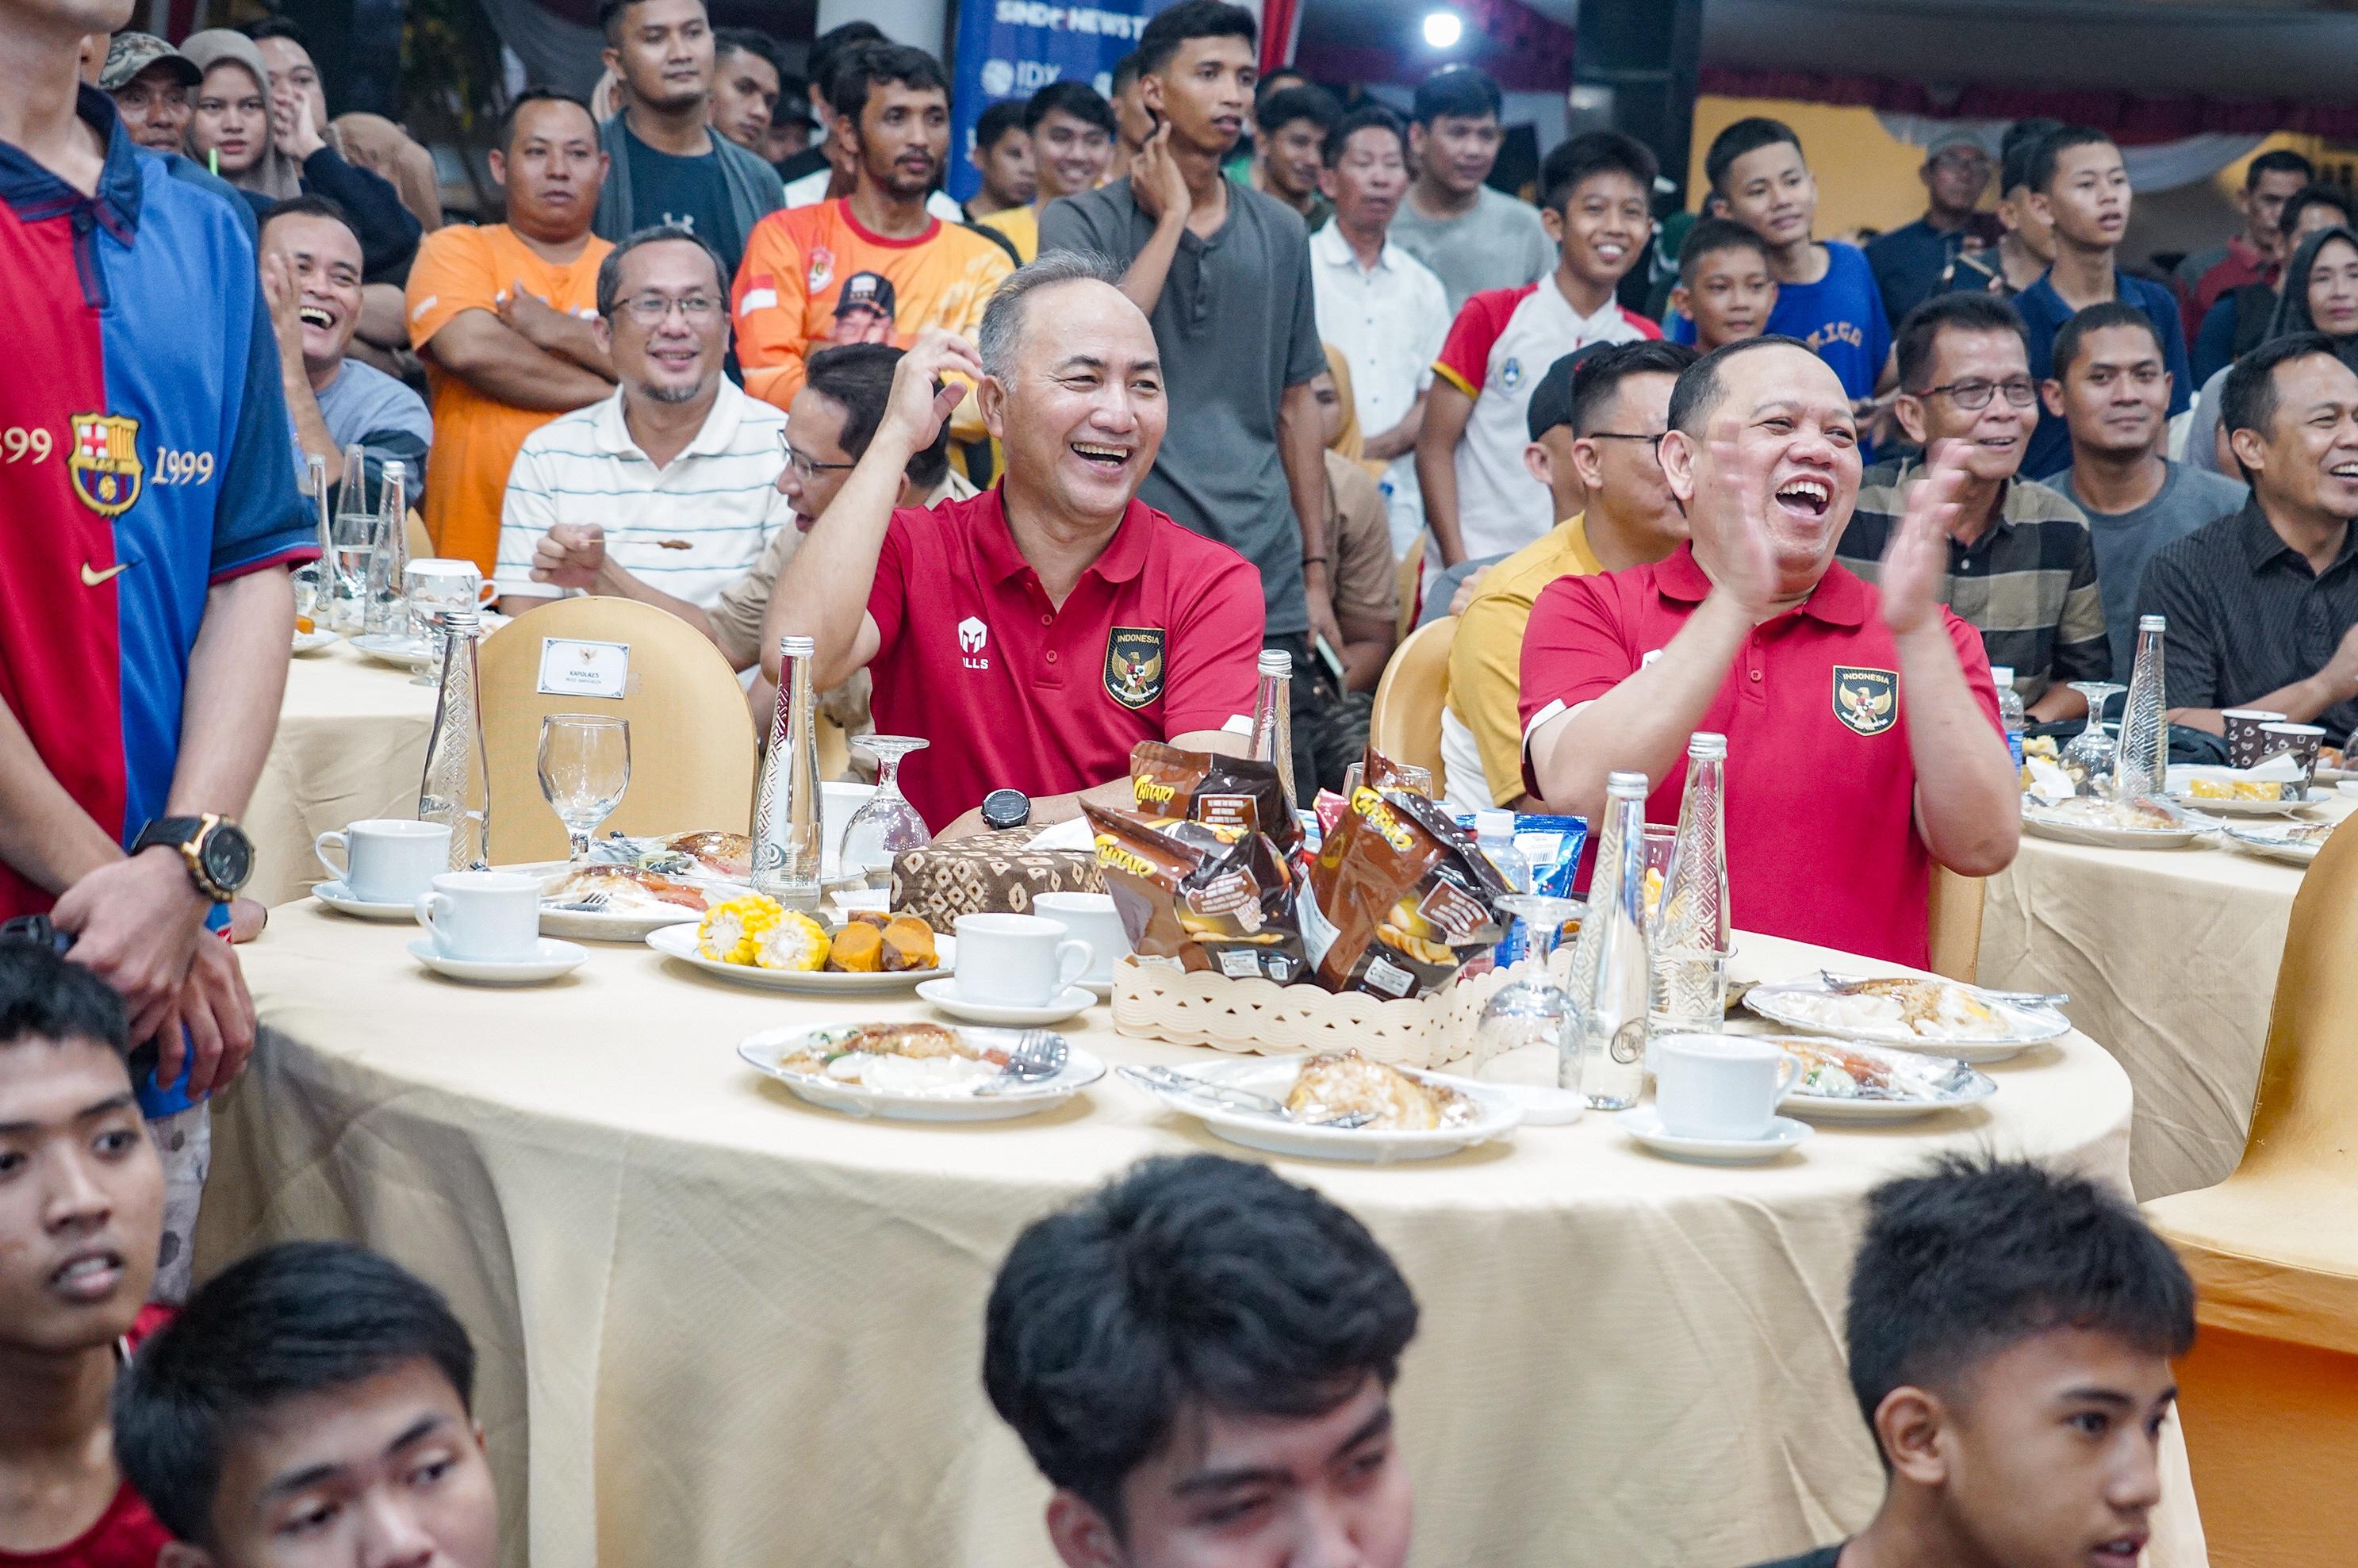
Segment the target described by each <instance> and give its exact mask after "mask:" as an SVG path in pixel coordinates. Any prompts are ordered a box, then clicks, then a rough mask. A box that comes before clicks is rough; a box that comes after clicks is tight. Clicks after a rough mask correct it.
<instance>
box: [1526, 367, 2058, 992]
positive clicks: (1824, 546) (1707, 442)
mask: <svg viewBox="0 0 2358 1568" xmlns="http://www.w3.org/2000/svg"><path fill="white" fill-rule="evenodd" d="M1706 432H1708V434H1707V435H1706ZM1661 457H1662V472H1663V474H1664V475H1665V476H1666V477H1667V479H1668V480H1669V481H1670V486H1671V493H1672V494H1674V495H1675V496H1676V497H1677V498H1678V500H1679V503H1680V505H1681V506H1682V508H1683V509H1684V510H1685V511H1686V512H1687V514H1688V516H1689V520H1690V522H1691V524H1692V525H1693V539H1692V542H1691V543H1690V544H1689V545H1687V546H1682V547H1681V548H1680V549H1679V550H1678V551H1677V552H1676V553H1674V554H1672V555H1671V557H1669V558H1668V559H1666V560H1663V561H1660V562H1659V563H1656V564H1654V565H1651V566H1643V567H1638V568H1632V569H1630V570H1628V571H1621V572H1611V573H1608V574H1606V575H1605V576H1603V577H1587V578H1565V579H1562V580H1560V581H1558V582H1556V583H1555V584H1553V585H1552V587H1550V588H1549V589H1547V591H1546V592H1545V593H1543V594H1541V596H1540V600H1539V603H1538V604H1537V606H1536V607H1534V609H1533V610H1532V611H1531V630H1530V632H1529V633H1528V634H1527V635H1526V637H1525V639H1524V643H1523V667H1522V679H1523V689H1522V713H1523V734H1524V745H1525V751H1524V757H1525V767H1526V771H1527V773H1528V775H1529V777H1528V779H1527V781H1526V782H1527V783H1529V784H1531V786H1532V788H1533V791H1534V793H1536V794H1538V795H1541V796H1543V797H1544V798H1545V799H1546V800H1547V802H1548V803H1549V806H1550V808H1551V809H1558V810H1566V811H1579V812H1585V813H1589V814H1592V815H1593V814H1594V813H1595V812H1596V811H1597V810H1598V809H1599V808H1600V807H1601V806H1603V804H1604V801H1605V775H1606V773H1610V772H1613V771H1615V770H1617V769H1628V770H1635V771H1638V772H1641V773H1644V774H1645V775H1646V776H1647V778H1649V779H1650V780H1652V781H1654V783H1655V788H1654V792H1653V795H1652V796H1651V798H1650V799H1649V800H1648V801H1647V803H1646V816H1647V820H1649V821H1650V822H1662V823H1670V822H1675V821H1677V819H1678V811H1679V798H1680V794H1681V792H1682V789H1683V788H1684V786H1685V783H1686V760H1685V753H1686V744H1687V737H1688V736H1689V735H1690V734H1691V733H1693V731H1695V730H1716V731H1719V732H1721V733H1724V734H1725V735H1726V736H1727V862H1728V887H1729V893H1730V896H1731V897H1732V898H1733V900H1734V903H1735V914H1736V922H1737V923H1738V924H1739V925H1743V926H1744V927H1745V928H1747V930H1753V931H1761V932H1766V933H1768V935H1775V936H1785V937H1790V938H1793V939H1795V940H1797V941H1803V942H1814V943H1819V944H1822V945H1823V946H1830V947H1836V948H1840V949H1842V950H1843V951H1845V952H1851V953H1859V954H1865V955H1867V956H1869V957H1877V958H1883V959H1887V960H1890V961H1893V962H1896V963H1901V964H1908V965H1912V966H1915V967H1918V968H1921V967H1922V966H1923V965H1924V964H1925V962H1926V960H1927V957H1928V952H1927V943H1926V932H1925V919H1926V897H1927V890H1928V885H1929V881H1930V876H1931V862H1932V861H1934V860H1938V861H1939V862H1940V863H1941V864H1942V865H1944V866H1947V867H1948V868H1949V869H1951V870H1952V871H1958V872H1961V873H1963V874H1964V875H1967V876H1987V875H1990V874H1991V873H1993V872H1996V871H2002V870H2004V869H2005V867H2006V865H2007V864H2008V863H2009V862H2010V861H2012V860H2013V859H2014V851H2015V846H2016V844H2017V840H2018V839H2019V838H2020V835H2021V830H2022V828H2021V817H2020V804H2019V800H2020V797H2019V794H2018V791H2017V785H2016V783H2015V775H2014V766H2013V763H2012V762H2011V760H2010V759H2009V758H2008V756H2007V754H2006V746H2005V744H2004V741H2003V731H2002V730H2000V729H1999V727H1998V714H1997V696H1996V689H1995V688H1994V687H1992V686H1991V684H1990V673H1989V662H1988V660H1987V658H1986V657H1985V654H1983V652H1982V643H1981V637H1980V634H1979V633H1976V632H1975V631H1974V629H1973V628H1972V627H1971V626H1969V625H1967V624H1966V623H1965V622H1963V621H1960V620H1959V619H1957V617H1956V616H1954V615H1953V614H1951V613H1950V612H1949V611H1948V610H1947V609H1945V608H1944V607H1943V606H1942V603H1941V600H1940V593H1941V586H1942V573H1943V571H1944V570H1945V569H1946V565H1947V560H1948V544H1947V538H1948V527H1949V524H1950V523H1951V521H1952V519H1953V516H1954V514H1955V512H1956V509H1957V508H1956V496H1957V492H1958V489H1959V487H1960V485H1961V484H1962V483H1963V478H1964V476H1963V470H1960V469H1958V468H1957V467H1955V466H1954V465H1953V463H1952V461H1951V460H1950V459H1951V454H1950V453H1948V452H1947V451H1946V450H1943V449H1936V450H1935V451H1934V452H1933V454H1932V457H1931V467H1930V470H1929V477H1928V478H1927V480H1926V481H1925V482H1924V483H1922V484H1920V485H1919V486H1918V487H1917V488H1916V490H1915V492H1913V494H1912V495H1911V496H1910V497H1909V503H1908V514H1907V516H1906V518H1905V519H1904V520H1903V521H1902V522H1901V524H1900V525H1899V529H1898V533H1897V534H1896V535H1894V537H1893V539H1892V542H1891V546H1890V549H1889V552H1888V553H1887V555H1886V556H1885V557H1884V562H1883V576H1882V587H1881V589H1880V590H1878V589H1876V588H1875V587H1873V586H1870V585H1869V584H1867V583H1866V582H1864V581H1862V580H1861V579H1858V578H1856V577H1855V576H1853V575H1852V574H1851V573H1850V572H1848V571H1846V570H1844V568H1842V567H1840V566H1838V565H1836V564H1835V562H1834V558H1833V555H1834V544H1835V542H1836V541H1837V540H1839V539H1840V538H1841V537H1842V534H1843V529H1844V526H1845V525H1846V524H1848V523H1849V521H1850V515H1851V508H1852V506H1853V505H1854V503H1855V502H1856V501H1857V499H1858V481H1859V456H1858V430H1857V426H1856V424H1855V421H1854V420H1853V419H1852V417H1851V414H1850V402H1849V398H1848V396H1847V395H1845V394H1844V391H1843V387H1842V383H1841V382H1840V381H1838V380H1837V379H1836V378H1835V376H1834V374H1833V372H1832V371H1831V370H1828V369H1827V368H1826V366H1825V364H1824V362H1823V361H1821V360H1820V359H1818V357H1817V356H1816V355H1814V354H1812V352H1810V351H1809V350H1808V349H1807V348H1806V347H1804V346H1803V345H1802V344H1801V343H1800V342H1797V341H1794V340H1793V339H1790V338H1753V339H1748V340H1746V341H1742V342H1737V343H1731V344H1729V345H1728V346H1727V347H1725V348H1723V349H1721V350H1719V351H1716V352H1714V353H1712V354H1709V355H1707V356H1705V357H1704V359H1702V360H1701V361H1698V362H1696V363H1695V364H1693V366H1691V367H1690V368H1689V369H1688V370H1687V371H1686V372H1685V373H1682V375H1681V376H1680V377H1679V381H1678V385H1677V387H1676V389H1675V390H1674V391H1673V392H1672V393H1671V412H1670V431H1669V433H1668V434H1667V435H1665V436H1664V437H1663V438H1662V445H1661Z"/></svg>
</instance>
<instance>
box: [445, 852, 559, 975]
mask: <svg viewBox="0 0 2358 1568" xmlns="http://www.w3.org/2000/svg"><path fill="white" fill-rule="evenodd" d="M417 924H419V925H423V926H424V927H426V930H427V935H430V936H431V937H433V939H434V951H435V952H437V953H438V954H440V955H441V956H442V957H446V958H468V959H472V960H474V961H475V962H478V963H494V964H498V963H521V962H523V961H524V960H525V959H528V958H531V957H535V955H537V954H538V953H539V951H540V879H539V878H538V877H528V876H524V875H522V874H520V873H518V872H515V871H445V872H443V873H442V874H441V875H440V876H438V877H436V878H435V879H434V886H433V891H431V892H424V893H420V894H418V896H417Z"/></svg>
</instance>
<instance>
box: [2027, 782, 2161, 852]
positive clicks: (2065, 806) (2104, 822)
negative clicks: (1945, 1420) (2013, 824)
mask: <svg viewBox="0 0 2358 1568" xmlns="http://www.w3.org/2000/svg"><path fill="white" fill-rule="evenodd" d="M2022 826H2023V827H2024V828H2025V829H2026V830H2027V831H2028V832H2029V833H2030V834H2032V835H2033V836H2034V837H2036V838H2052V839H2055V840H2056V841H2057V842H2059V843H2063V844H2086V845H2091V846H2093V847H2094V848H2096V849H2178V848H2180V847H2181V846H2183V845H2187V844H2191V843H2193V842H2194V841H2195V840H2196V839H2197V838H2201V837H2202V834H2203V831H2204V830H2203V828H2202V827H2201V826H2200V825H2199V824H2196V823H2193V822H2190V821H2188V820H2187V819H2186V818H2185V817H2184V816H2182V815H2180V813H2179V812H2177V811H2175V810H2173V809H2171V808H2170V807H2169V806H2165V805H2163V804H2161V803H2160V802H2158V801H2151V800H2134V801H2115V800H2097V799H2095V798H2093V796H2088V795H2082V796H2079V797H2077V798H2075V799H2071V800H2064V801H2057V802H2055V803H2053V804H2052V805H2050V804H2047V803H2044V802H2041V801H2038V800H2031V799H2026V800H2025V801H2024V802H2023V803H2022Z"/></svg>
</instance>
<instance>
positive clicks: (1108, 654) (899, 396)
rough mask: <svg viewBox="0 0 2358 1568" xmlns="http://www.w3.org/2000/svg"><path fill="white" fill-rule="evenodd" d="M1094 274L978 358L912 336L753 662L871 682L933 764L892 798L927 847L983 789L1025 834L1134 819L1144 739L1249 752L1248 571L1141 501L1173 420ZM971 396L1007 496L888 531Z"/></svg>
mask: <svg viewBox="0 0 2358 1568" xmlns="http://www.w3.org/2000/svg"><path fill="white" fill-rule="evenodd" d="M1119 277H1120V273H1119V269H1117V268H1115V267H1114V265H1113V264H1112V263H1111V262H1109V261H1107V260H1105V259H1104V258H1101V257H1100V258H1094V259H1092V258H1087V257H1084V256H1080V255H1078V254H1073V253H1059V254H1055V255H1052V256H1050V257H1048V258H1046V259H1044V260H1042V261H1038V262H1034V263H1033V264H1032V265H1030V266H1027V267H1024V268H1022V270H1021V271H1019V272H1017V273H1015V274H1014V275H1013V276H1011V277H1010V278H1009V279H1008V280H1007V281H1006V282H1004V283H1002V284H1001V285H1000V286H999V289H998V292H997V293H996V294H995V295H994V296H993V297H992V299H991V302H990V307H989V308H987V309H986V310H985V312H984V314H983V319H982V325H981V330H980V331H979V334H978V336H979V340H980V345H979V351H978V349H977V348H976V347H974V346H970V345H968V343H967V342H966V341H964V340H962V339H959V338H956V337H953V336H951V335H949V334H948V333H946V332H942V331H939V330H928V331H926V332H925V333H922V334H920V335H919V337H918V339H917V342H916V345H915V346H914V347H913V348H912V349H911V350H910V351H909V352H908V353H907V354H906V355H905V356H903V359H902V361H901V363H900V366H899V368H898V370H897V371H896V372H895V373H894V376H893V382H892V400H891V403H890V405H889V406H887V408H886V410H885V414H884V418H883V421H882V424H881V425H880V426H879V427H878V428H877V431H876V435H875V438H874V439H872V440H871V442H870V443H869V445H868V450H867V452H866V453H865V454H864V455H863V456H862V457H861V458H860V464H859V466H858V467H857V468H855V469H854V470H852V473H851V477H850V478H849V480H847V481H844V485H843V488H842V489H841V490H840V491H838V492H837V493H836V498H835V501H834V502H833V503H832V504H830V505H829V506H828V507H827V511H826V512H825V513H824V514H821V516H820V517H819V519H818V521H817V523H816V524H813V525H812V528H811V531H810V534H809V535H808V536H807V537H806V538H805V539H804V540H803V542H802V545H801V546H800V547H799V548H797V549H796V550H795V554H794V556H793V557H792V558H791V559H790V560H789V561H788V562H787V564H786V568H785V569H784V571H783V572H781V573H780V574H779V580H778V589H777V592H776V593H775V594H773V596H772V598H771V600H770V611H769V616H768V620H767V622H766V625H765V632H766V641H767V643H768V645H769V646H770V647H771V648H773V649H774V648H775V647H776V646H777V640H778V638H779V637H780V636H781V635H783V634H785V633H800V634H802V635H806V636H809V637H813V638H815V639H816V640H817V643H818V654H817V668H816V669H815V670H814V671H813V672H812V673H813V676H814V677H815V679H816V681H817V686H818V687H819V689H822V690H824V689H826V688H827V687H831V686H833V685H835V684H836V683H837V682H838V681H841V680H842V679H844V678H845V677H846V676H849V675H850V674H851V672H852V671H854V670H857V669H860V668H861V667H863V666H865V667H866V668H867V669H868V670H869V672H870V674H871V676H873V677H874V681H875V697H874V700H873V705H872V706H873V711H874V713H875V717H876V729H877V732H878V733H880V734H887V735H920V736H923V737H925V739H926V740H927V741H931V742H932V743H933V744H932V746H931V748H930V749H928V750H927V751H925V752H920V753H918V754H917V755H916V756H915V757H914V758H912V759H911V760H910V761H909V762H907V763H906V764H905V765H904V766H903V768H902V771H901V788H902V792H903V794H905V795H907V796H908V797H909V800H910V802H911V804H913V805H914V806H916V808H917V809H918V811H919V812H921V813H922V814H923V815H924V816H925V822H926V825H927V826H928V827H932V829H933V830H934V833H935V836H936V838H957V837H960V836H963V835H966V834H969V833H975V832H979V831H981V830H982V829H983V824H982V818H981V815H980V809H979V808H980V806H981V803H982V798H983V796H984V795H988V794H990V792H991V791H993V790H998V789H1014V790H1020V791H1022V793H1023V794H1024V795H1028V796H1030V797H1031V820H1032V821H1033V822H1035V823H1036V822H1055V821H1061V820H1063V819H1065V818H1066V817H1070V816H1077V815H1078V814H1079V811H1080V802H1081V801H1082V800H1083V799H1084V798H1086V799H1088V800H1091V801H1094V802H1096V803H1098V804H1099V805H1106V806H1123V807H1128V806H1130V804H1131V796H1130V748H1131V747H1132V746H1134V745H1136V744H1137V743H1138V742H1139V741H1171V742H1173V743H1174V744H1176V745H1180V746H1184V747H1188V748H1190V749H1192V750H1195V751H1220V752H1235V753H1241V752H1243V751H1244V749H1245V746H1246V742H1247V740H1248V738H1249V732H1250V727H1251V717H1252V704H1253V691H1254V687H1255V684H1256V680H1257V665H1258V661H1259V658H1260V646H1261V591H1260V574H1259V573H1258V572H1256V571H1255V570H1254V569H1253V567H1252V566H1251V564H1250V563H1249V562H1248V561H1247V560H1246V559H1245V558H1244V557H1242V556H1240V555H1238V554H1237V553H1236V552H1235V551H1234V550H1231V549H1229V548H1228V546H1225V545H1219V544H1216V543H1214V542H1213V541H1211V540H1209V539H1206V538H1202V537H1200V536H1198V535H1195V534H1191V533H1189V532H1188V531H1187V530H1186V529H1184V528H1182V527H1181V526H1179V524H1176V523H1174V522H1173V521H1172V520H1171V519H1170V518H1169V517H1167V516H1165V515H1164V514H1162V513H1160V512H1157V511H1155V510H1154V509H1153V508H1152V507H1151V506H1148V505H1146V504H1145V503H1143V502H1141V501H1140V500H1139V499H1138V485H1139V481H1141V480H1142V479H1144V478H1145V477H1146V472H1147V470H1149V469H1151V468H1152V467H1153V465H1154V454H1155V452H1156V450H1157V449H1159V448H1160V447H1161V445H1162V442H1163V426H1164V423H1165V420H1166V418H1167V409H1166V404H1165V400H1164V397H1163V373H1162V365H1161V362H1160V358H1159V356H1158V354H1157V352H1156V350H1155V345H1154V332H1153V329H1152V328H1151V327H1149V326H1148V325H1147V320H1146V318H1145V317H1144V316H1143V315H1142V314H1141V313H1140V311H1139V309H1138V307H1136V306H1135V305H1132V304H1131V303H1130V300H1129V299H1128V298H1126V297H1124V296H1123V295H1122V293H1121V291H1120V289H1119V288H1117V287H1114V285H1115V283H1116V282H1118V281H1119ZM949 373H957V374H958V375H962V376H965V377H967V378H968V379H970V380H971V381H973V382H974V383H975V384H976V387H977V394H978V401H979V406H980V409H981V413H982V419H983V424H984V426H985V427H986V428H988V429H989V430H990V434H991V436H992V437H993V438H996V439H997V440H999V441H1000V442H1001V444H1002V446H1003V447H1004V449H1005V450H1006V453H1007V469H1006V474H1005V477H1004V478H1003V479H1002V480H1001V482H1000V483H999V484H997V485H995V486H993V487H992V488H991V489H990V490H987V491H985V492H982V493H981V494H980V495H979V496H976V497H975V498H974V499H972V500H971V501H946V502H944V503H941V504H940V505H938V506H935V507H931V508H923V509H921V508H915V507H903V508H901V509H900V510H897V511H896V510H894V507H893V502H894V500H895V499H896V497H897V495H898V493H899V491H900V484H901V472H902V470H903V467H905V466H906V464H907V463H908V461H909V459H910V457H911V455H912V454H914V453H915V452H918V451H921V450H923V449H925V448H926V447H928V446H930V445H931V444H932V442H933V439H934V436H935V433H936V431H937V430H939V428H940V427H941V422H942V420H943V419H945V418H946V417H947V416H948V414H949V410H950V409H951V408H952V407H953V406H956V404H957V401H958V399H959V397H960V396H962V395H963V394H964V391H965V387H964V384H962V383H960V382H956V381H953V382H951V383H949V384H948V385H947V386H946V388H944V390H942V391H940V392H938V393H937V392H936V390H935V388H936V386H937V385H939V384H941V378H942V377H943V376H945V375H946V374H949Z"/></svg>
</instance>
